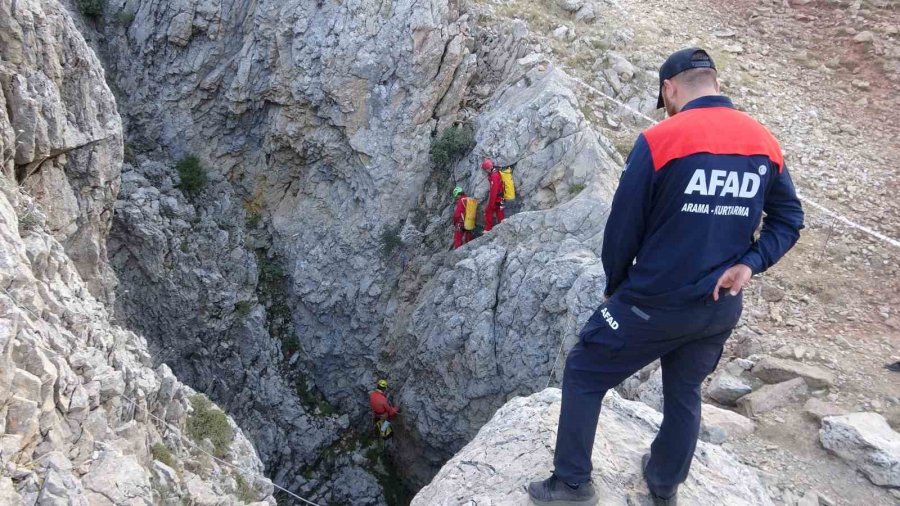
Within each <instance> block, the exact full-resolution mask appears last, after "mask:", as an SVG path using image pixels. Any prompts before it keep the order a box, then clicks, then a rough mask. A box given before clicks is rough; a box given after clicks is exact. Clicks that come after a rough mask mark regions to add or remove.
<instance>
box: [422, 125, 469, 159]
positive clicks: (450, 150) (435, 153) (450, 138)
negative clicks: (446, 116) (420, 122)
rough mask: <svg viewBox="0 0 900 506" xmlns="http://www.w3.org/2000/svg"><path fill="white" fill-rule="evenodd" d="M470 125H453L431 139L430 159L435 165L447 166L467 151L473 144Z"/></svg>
mask: <svg viewBox="0 0 900 506" xmlns="http://www.w3.org/2000/svg"><path fill="white" fill-rule="evenodd" d="M474 141H475V132H473V131H472V128H471V127H468V126H465V125H455V126H452V127H450V128H447V129H446V130H444V131H443V132H441V134H440V135H439V136H437V137H436V138H435V139H434V140H433V141H431V161H432V162H434V165H435V167H448V166H449V165H450V164H451V163H454V162H456V161H458V160H459V159H460V158H462V156H463V155H465V154H466V153H468V152H469V150H470V149H472V147H473V146H474V144H475V142H474Z"/></svg>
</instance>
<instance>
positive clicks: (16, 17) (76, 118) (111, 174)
mask: <svg viewBox="0 0 900 506" xmlns="http://www.w3.org/2000/svg"><path fill="white" fill-rule="evenodd" d="M0 89H2V93H0V102H2V105H4V107H0V122H2V123H3V124H4V130H3V131H2V132H0V135H2V139H0V140H2V144H3V147H4V149H3V151H2V152H0V159H2V160H3V161H4V162H6V161H7V160H10V159H11V160H10V163H11V164H12V165H10V166H9V167H5V168H4V170H6V171H7V172H6V176H7V177H8V178H9V179H10V180H11V181H15V182H17V183H18V184H19V185H21V186H22V188H23V190H25V191H27V192H28V193H29V194H30V195H32V196H33V197H34V198H35V201H36V202H37V203H38V204H40V205H41V207H42V209H43V212H44V214H45V217H46V220H47V226H48V227H49V230H50V231H51V232H52V233H53V236H54V237H55V238H56V239H57V240H58V241H59V242H60V243H61V244H62V245H63V247H64V248H65V250H66V253H67V254H68V256H69V258H71V259H72V261H73V262H74V264H75V266H76V267H77V269H78V273H79V274H80V275H81V277H82V278H83V279H84V280H85V281H86V282H87V283H88V288H89V289H90V290H91V293H92V294H93V295H94V296H96V297H99V298H101V299H103V300H105V301H109V300H111V295H112V289H113V288H114V285H115V277H114V276H113V274H112V271H111V270H110V269H109V266H108V264H107V262H106V234H107V232H108V230H109V227H110V223H111V221H112V207H113V202H114V200H115V198H116V193H117V192H118V189H119V169H120V167H121V164H122V123H121V120H120V118H119V114H118V112H117V111H116V103H115V100H114V99H113V95H112V93H111V92H110V90H109V87H107V85H106V82H105V75H104V71H103V67H101V66H100V62H99V61H98V59H97V57H96V56H95V55H94V52H93V51H91V49H90V48H89V47H88V45H87V44H86V43H85V41H84V38H82V36H81V34H80V33H79V32H78V30H77V29H76V28H75V24H74V22H73V20H72V18H71V17H70V16H69V14H68V12H67V11H66V10H65V9H64V8H63V7H62V5H60V4H59V3H58V2H55V1H46V2H40V1H36V0H35V1H25V2H11V1H8V0H6V1H2V2H0ZM30 222H31V220H30V219H29V218H26V223H30Z"/></svg>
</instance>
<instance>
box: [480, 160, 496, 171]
mask: <svg viewBox="0 0 900 506" xmlns="http://www.w3.org/2000/svg"><path fill="white" fill-rule="evenodd" d="M481 168H482V169H484V170H491V169H493V168H494V162H492V161H491V159H490V158H485V159H484V161H483V162H481Z"/></svg>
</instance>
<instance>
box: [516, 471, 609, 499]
mask: <svg viewBox="0 0 900 506" xmlns="http://www.w3.org/2000/svg"><path fill="white" fill-rule="evenodd" d="M528 495H529V496H530V497H531V500H532V502H534V504H537V505H538V506H593V505H594V504H597V494H596V493H595V492H594V486H593V485H591V482H587V483H582V484H581V485H579V486H578V488H572V487H570V486H568V485H566V484H565V483H563V481H562V480H560V479H559V478H557V477H556V475H555V474H554V475H552V476H550V477H549V478H547V479H546V480H544V481H533V482H531V484H529V485H528Z"/></svg>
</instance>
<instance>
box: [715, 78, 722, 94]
mask: <svg viewBox="0 0 900 506" xmlns="http://www.w3.org/2000/svg"><path fill="white" fill-rule="evenodd" d="M716 93H721V92H720V91H719V80H718V79H716Z"/></svg>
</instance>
